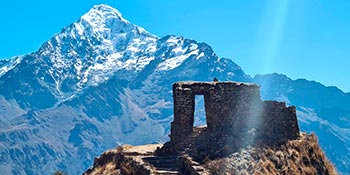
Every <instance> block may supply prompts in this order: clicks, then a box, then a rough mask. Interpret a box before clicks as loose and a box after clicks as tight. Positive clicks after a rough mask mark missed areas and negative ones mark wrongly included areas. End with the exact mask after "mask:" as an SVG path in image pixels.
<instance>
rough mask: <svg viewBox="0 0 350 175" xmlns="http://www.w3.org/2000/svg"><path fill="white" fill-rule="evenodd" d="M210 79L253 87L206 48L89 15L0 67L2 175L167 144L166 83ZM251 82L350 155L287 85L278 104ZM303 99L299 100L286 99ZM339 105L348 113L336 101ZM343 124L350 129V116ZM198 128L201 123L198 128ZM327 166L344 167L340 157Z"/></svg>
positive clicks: (72, 168)
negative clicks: (296, 110)
mask: <svg viewBox="0 0 350 175" xmlns="http://www.w3.org/2000/svg"><path fill="white" fill-rule="evenodd" d="M214 77H216V78H218V79H219V80H220V81H225V80H234V81H243V82H253V79H252V78H251V77H250V76H249V75H246V74H245V73H244V71H243V70H242V69H241V68H240V67H239V66H238V65H237V64H235V63H234V62H233V61H232V60H231V59H227V58H220V57H218V56H217V55H216V54H215V53H214V51H213V50H212V48H211V47H210V46H209V45H207V44H205V43H198V42H196V41H194V40H191V39H186V38H183V37H179V36H173V35H168V36H164V37H157V36H155V35H153V34H151V33H149V32H147V31H146V30H145V29H143V28H142V27H139V26H136V25H134V24H132V23H130V22H129V21H127V20H126V19H124V18H123V17H122V16H121V14H120V13H119V12H118V11H117V10H116V9H113V8H112V7H109V6H107V5H96V6H94V7H93V8H92V9H91V10H90V11H89V12H88V13H86V14H85V15H83V16H82V17H81V18H80V19H78V20H77V21H76V22H75V23H73V24H71V25H69V26H67V27H65V28H64V29H63V30H62V31H61V32H60V33H58V34H56V35H55V36H53V37H52V38H51V39H50V40H48V41H47V42H45V43H44V44H43V45H42V47H41V48H39V50H38V51H37V52H34V53H31V54H28V55H24V56H20V57H14V58H12V59H9V60H7V61H6V60H5V61H0V174H50V173H51V174H52V173H53V172H54V171H55V170H64V171H67V172H68V173H69V174H80V173H81V172H83V170H84V169H86V168H87V166H89V165H91V164H92V162H93V159H94V157H96V156H98V155H99V154H100V153H101V152H103V151H104V150H106V149H109V148H113V147H115V146H117V145H118V144H134V145H136V144H145V143H155V142H162V141H165V140H167V139H168V137H167V135H168V133H169V125H170V122H171V121H172V92H171V89H172V83H173V82H176V81H183V80H197V81H212V80H213V78H214ZM254 81H256V82H258V83H260V84H262V91H263V97H266V98H267V99H276V98H278V99H280V100H289V101H288V102H289V104H293V105H297V106H299V107H298V108H299V114H300V115H299V120H301V121H305V122H304V123H305V125H302V127H303V128H304V130H306V131H311V130H322V129H320V128H318V126H327V127H329V128H333V129H334V128H335V129H334V130H336V131H334V132H332V131H333V130H332V131H330V132H327V133H325V134H327V135H325V136H323V135H322V134H323V133H322V132H320V133H321V134H319V132H317V131H316V132H317V133H318V134H319V135H318V136H319V138H320V142H321V144H322V142H324V143H325V142H327V139H328V137H331V136H334V137H336V138H338V135H343V136H344V137H343V136H342V137H341V138H343V140H341V139H339V141H340V146H341V145H345V148H347V149H348V148H349V145H350V143H349V140H347V139H348V137H347V136H349V135H348V133H349V131H348V130H346V129H345V130H341V129H338V128H337V127H340V128H345V127H344V125H340V124H339V123H334V122H333V120H332V121H331V120H328V119H325V117H324V116H323V115H319V113H318V111H317V110H318V109H319V108H318V105H321V104H320V103H321V102H320V103H316V102H315V105H314V106H312V104H313V102H314V101H312V99H310V101H308V102H309V103H308V104H307V105H305V104H304V103H302V102H304V101H305V100H300V101H298V100H294V98H292V97H291V96H289V94H288V93H286V91H288V89H290V88H291V89H293V88H295V87H294V86H295V85H294V84H292V85H290V86H289V84H286V87H287V86H288V88H287V89H284V87H279V88H281V90H279V91H275V90H277V89H271V92H280V93H279V94H268V93H267V92H265V90H264V89H265V87H266V89H268V88H267V87H270V85H271V87H272V84H269V86H267V85H264V83H263V82H264V81H262V80H261V81H260V80H258V79H257V78H256V79H254ZM281 84H282V83H281ZM326 91H327V92H328V89H327V90H326ZM330 91H331V90H330ZM269 92H270V91H269ZM298 92H299V91H298ZM306 93H308V92H306ZM302 95H303V93H302V91H300V94H299V93H298V94H295V96H293V97H295V98H296V99H298V97H299V96H300V98H301V97H302ZM316 95H318V94H316ZM319 95H320V96H322V95H323V93H320V94H319ZM345 95H348V94H345ZM346 102H347V104H350V103H349V101H347V99H345V100H344V101H341V103H346ZM201 103H203V101H201V100H200V99H199V104H201ZM299 103H300V104H299ZM341 103H339V105H338V104H337V99H335V100H334V103H333V104H334V105H333V107H335V108H336V107H339V108H341V109H344V110H345V107H346V105H345V106H342V104H341ZM324 105H327V102H325V104H324ZM337 105H338V106H337ZM202 107H203V105H202ZM348 109H349V108H348ZM201 111H202V112H203V110H202V109H201V107H199V109H198V113H201ZM325 114H332V110H330V111H328V113H325ZM342 118H344V120H348V119H349V115H344V116H342ZM339 120H342V121H343V119H339ZM326 121H328V123H327V122H326ZM204 122H205V118H203V117H202V118H199V119H196V123H204ZM340 131H344V132H341V133H339V132H340ZM344 133H345V134H344ZM337 134H338V135H337ZM323 146H324V149H325V151H326V152H327V153H329V154H337V155H338V154H340V152H339V151H344V150H339V151H338V150H337V149H338V148H340V146H338V144H336V145H332V146H333V147H332V151H331V152H329V151H327V149H328V147H327V146H328V145H325V144H323ZM345 151H346V153H349V152H350V150H349V149H348V150H345ZM341 153H342V154H344V153H343V152H341ZM344 155H345V154H344ZM328 156H330V157H331V158H332V160H333V161H347V159H346V157H345V158H344V156H343V157H341V156H338V157H336V158H334V159H333V157H332V155H328ZM336 165H337V164H336ZM339 167H340V166H339ZM339 169H340V168H339ZM341 170H343V169H341ZM344 171H347V169H346V168H345V169H344Z"/></svg>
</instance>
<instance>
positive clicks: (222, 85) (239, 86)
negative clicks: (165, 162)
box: [170, 81, 299, 154]
mask: <svg viewBox="0 0 350 175" xmlns="http://www.w3.org/2000/svg"><path fill="white" fill-rule="evenodd" d="M259 88H260V87H259V86H258V85H255V84H248V83H237V82H216V81H215V82H178V83H175V84H173V97H174V121H173V122H172V123H171V135H170V143H171V145H172V147H173V149H175V150H184V149H185V148H188V147H196V149H209V150H211V152H210V154H211V153H215V151H220V149H223V148H225V147H226V149H229V150H231V151H234V150H237V149H238V148H240V147H243V146H246V145H256V144H262V145H278V144H281V143H284V142H286V141H287V140H292V139H296V138H297V137H299V126H298V123H297V117H296V110H295V107H294V106H291V107H287V106H286V104H285V103H283V102H276V101H262V100H261V99H260V90H259ZM195 95H203V96H204V103H205V112H206V122H207V126H206V128H204V129H202V130H201V131H202V134H198V133H197V136H196V137H195V136H194V134H196V133H195V132H196V131H195V128H194V127H193V122H194V111H195ZM227 147H229V148H227ZM192 149H193V148H192Z"/></svg>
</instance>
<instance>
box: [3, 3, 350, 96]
mask: <svg viewBox="0 0 350 175" xmlns="http://www.w3.org/2000/svg"><path fill="white" fill-rule="evenodd" d="M101 3H105V4H109V5H111V6H113V7H115V8H117V9H118V10H119V11H120V12H121V13H122V14H123V16H124V18H126V19H128V20H129V21H131V22H132V23H135V24H137V25H140V26H142V27H144V28H145V29H146V30H148V31H150V32H151V33H153V34H155V35H158V36H164V35H167V34H175V35H182V36H184V37H187V38H192V39H195V40H197V41H199V42H206V43H208V44H210V45H211V46H212V47H213V49H214V51H215V52H216V53H217V54H218V55H219V56H221V57H227V58H231V59H233V60H234V61H235V62H236V63H237V64H239V65H240V66H241V67H242V68H243V70H244V71H245V72H246V73H248V74H250V75H253V76H254V75H255V74H265V73H272V72H278V73H283V74H286V75H287V76H289V77H291V78H293V79H295V78H306V79H309V80H316V81H319V82H321V83H323V84H325V85H333V86H338V87H339V88H341V89H342V90H344V91H347V92H350V81H349V75H350V68H349V67H350V13H349V9H350V1H349V0H336V1H332V0H237V1H232V0H221V1H212V0H176V1H168V0H147V1H145V0H83V1H77V0H60V1H47V0H31V1H28V0H11V1H3V2H1V6H0V21H1V23H0V24H1V27H0V39H1V42H0V58H9V57H12V56H15V55H21V54H25V53H29V52H34V51H36V50H37V49H38V48H39V47H40V46H41V44H42V43H43V42H45V41H46V40H48V39H49V38H50V37H52V36H53V35H54V34H55V33H58V32H60V31H61V29H62V28H63V27H64V26H66V25H69V24H70V23H72V22H74V21H76V20H77V19H78V18H79V17H80V16H81V15H83V14H84V13H86V12H87V11H88V10H89V9H90V8H91V7H92V6H93V5H94V4H101Z"/></svg>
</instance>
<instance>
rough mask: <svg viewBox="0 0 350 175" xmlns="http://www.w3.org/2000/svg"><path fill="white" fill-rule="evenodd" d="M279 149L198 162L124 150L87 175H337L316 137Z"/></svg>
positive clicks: (142, 149)
mask: <svg viewBox="0 0 350 175" xmlns="http://www.w3.org/2000/svg"><path fill="white" fill-rule="evenodd" d="M300 135H301V136H300V137H299V138H298V139H296V140H291V141H288V142H287V143H285V144H283V145H280V146H278V147H259V146H256V147H246V148H243V149H241V150H240V151H238V152H235V153H232V154H230V155H227V156H226V157H222V158H218V159H214V160H210V159H205V160H204V161H203V162H195V161H193V160H192V158H191V157H189V156H188V155H185V154H182V155H178V156H162V157H157V156H155V155H154V154H153V153H154V151H155V150H156V149H157V147H161V146H162V145H161V144H158V145H143V146H135V147H132V146H123V147H118V148H116V149H113V150H109V151H107V152H105V153H103V154H102V155H101V156H100V157H99V158H96V159H95V161H94V166H93V167H91V168H90V169H89V170H87V171H86V172H85V173H84V175H96V174H110V175H112V174H113V175H117V174H126V175H128V174H130V175H133V174H213V175H216V174H217V175H221V174H286V175H287V174H310V175H311V174H330V175H333V174H337V173H336V170H335V168H334V167H333V165H332V164H331V163H330V162H329V161H328V160H327V158H326V157H325V155H324V153H323V151H322V150H321V149H320V147H319V145H318V143H317V138H316V136H315V135H314V134H311V135H307V134H303V133H302V134H300Z"/></svg>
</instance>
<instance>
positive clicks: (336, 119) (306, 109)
mask: <svg viewBox="0 0 350 175" xmlns="http://www.w3.org/2000/svg"><path fill="white" fill-rule="evenodd" d="M254 82H256V83H258V84H260V85H261V86H262V88H261V94H262V98H264V99H266V100H282V101H286V102H287V103H288V104H289V105H296V106H297V111H298V112H297V114H298V119H299V125H300V128H301V129H302V130H304V131H306V132H315V133H316V134H317V135H318V136H319V137H320V140H319V142H320V145H321V146H322V148H323V149H324V151H325V152H326V154H327V155H328V157H329V158H330V159H331V160H332V162H333V163H334V164H335V166H336V167H337V168H338V170H339V171H340V172H344V173H345V172H349V167H350V163H349V162H350V94H349V93H344V92H342V91H341V90H339V89H338V88H336V87H326V86H324V85H322V84H320V83H317V82H315V81H307V80H305V79H297V80H291V79H290V78H288V77H286V76H285V75H281V74H270V75H257V76H255V77H254Z"/></svg>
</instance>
